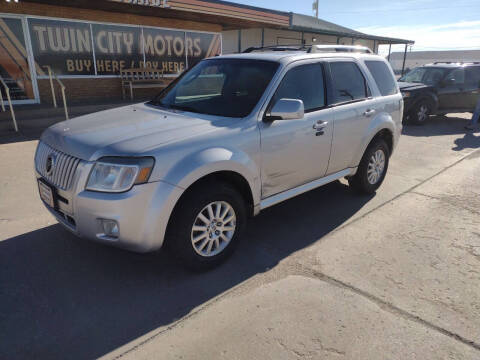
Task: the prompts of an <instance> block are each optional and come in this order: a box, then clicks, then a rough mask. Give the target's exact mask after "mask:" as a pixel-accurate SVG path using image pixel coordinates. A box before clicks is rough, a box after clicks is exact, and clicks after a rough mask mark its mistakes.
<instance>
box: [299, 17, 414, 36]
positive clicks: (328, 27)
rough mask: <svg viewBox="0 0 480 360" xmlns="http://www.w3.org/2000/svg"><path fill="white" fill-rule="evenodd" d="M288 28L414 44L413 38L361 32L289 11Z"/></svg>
mask: <svg viewBox="0 0 480 360" xmlns="http://www.w3.org/2000/svg"><path fill="white" fill-rule="evenodd" d="M290 30H295V31H304V32H306V31H308V32H312V33H317V34H326V35H334V36H339V37H351V38H357V39H368V40H375V41H378V42H379V43H386V44H414V43H415V41H413V40H405V39H397V38H390V37H384V36H376V35H369V34H365V33H362V32H360V31H356V30H353V29H349V28H347V27H344V26H340V25H337V24H334V23H331V22H329V21H325V20H322V19H317V18H315V17H313V16H308V15H302V14H296V13H290Z"/></svg>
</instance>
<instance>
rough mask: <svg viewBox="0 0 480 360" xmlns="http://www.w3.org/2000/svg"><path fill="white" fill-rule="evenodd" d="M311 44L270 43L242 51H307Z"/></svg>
mask: <svg viewBox="0 0 480 360" xmlns="http://www.w3.org/2000/svg"><path fill="white" fill-rule="evenodd" d="M310 47H311V45H299V44H292V45H270V46H251V47H249V48H247V49H245V50H243V51H242V53H251V52H253V51H307V50H308V49H309V48H310Z"/></svg>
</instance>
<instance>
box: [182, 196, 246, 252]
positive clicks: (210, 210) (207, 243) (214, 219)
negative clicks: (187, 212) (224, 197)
mask: <svg viewBox="0 0 480 360" xmlns="http://www.w3.org/2000/svg"><path fill="white" fill-rule="evenodd" d="M236 220H237V218H236V215H235V210H234V209H233V207H232V206H231V205H230V204H229V203H227V202H225V201H214V202H212V203H210V204H208V205H207V206H205V207H204V208H203V209H202V210H201V211H200V212H199V213H198V215H197V217H196V218H195V221H194V223H193V227H192V233H191V241H192V246H193V248H194V249H195V252H196V253H197V254H199V255H200V256H205V257H210V256H215V255H217V254H219V253H220V252H222V251H223V250H224V249H225V248H226V247H227V246H228V244H229V243H230V241H231V240H232V238H233V235H234V234H235V228H236Z"/></svg>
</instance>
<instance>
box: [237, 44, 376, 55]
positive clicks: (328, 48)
mask: <svg viewBox="0 0 480 360" xmlns="http://www.w3.org/2000/svg"><path fill="white" fill-rule="evenodd" d="M253 51H306V52H307V53H312V54H315V53H321V52H351V53H364V54H373V51H372V50H370V49H369V48H368V47H366V46H358V45H357V46H356V45H298V44H293V45H271V46H252V47H249V48H248V49H245V50H243V53H251V52H253Z"/></svg>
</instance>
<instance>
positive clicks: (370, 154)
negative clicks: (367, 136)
mask: <svg viewBox="0 0 480 360" xmlns="http://www.w3.org/2000/svg"><path fill="white" fill-rule="evenodd" d="M382 154H383V155H382ZM382 158H383V167H382V166H381V163H382ZM389 158H390V151H389V148H388V145H387V143H386V142H385V141H384V140H382V139H377V140H374V141H373V142H372V143H371V144H370V145H369V146H368V148H367V150H365V153H364V154H363V157H362V160H361V161H360V165H359V166H358V169H357V173H356V174H355V175H354V176H352V177H350V178H348V184H349V185H350V186H351V187H352V189H354V190H355V191H356V192H358V193H363V194H374V193H375V191H376V190H377V189H378V188H379V187H380V185H382V182H383V180H384V179H385V175H386V174H387V170H388V162H389ZM376 164H377V165H376ZM380 169H381V172H379V170H380Z"/></svg>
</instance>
